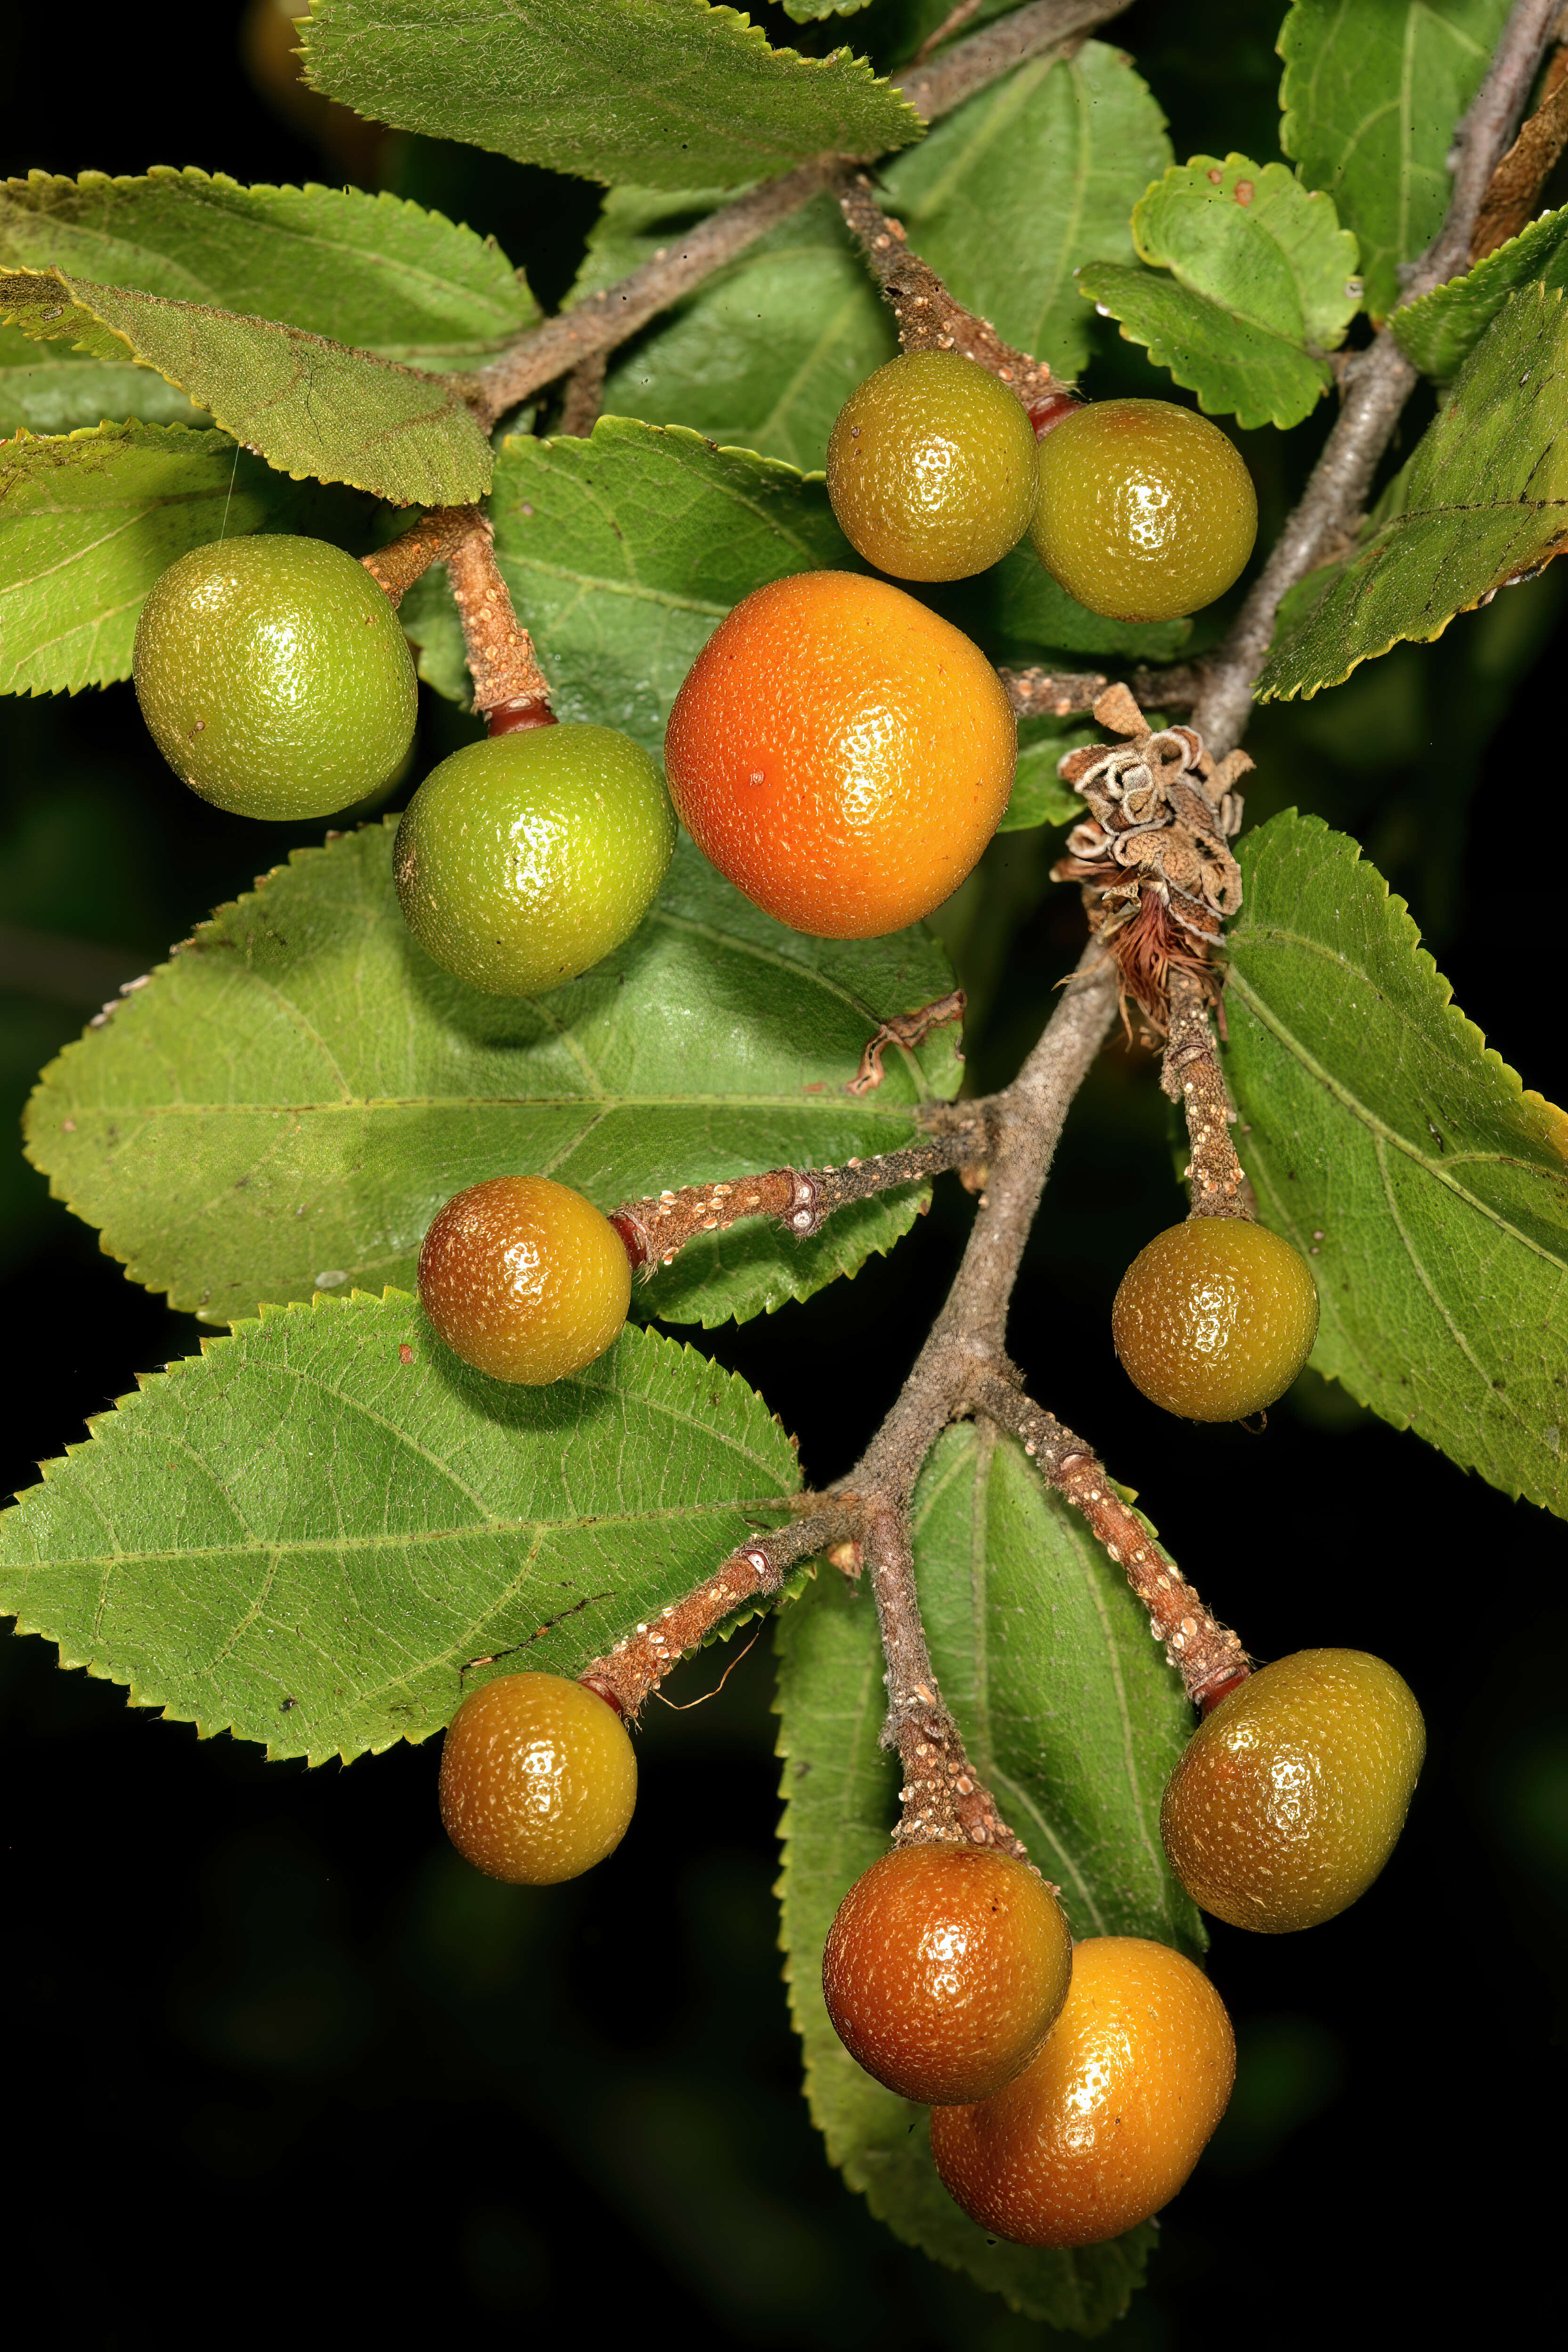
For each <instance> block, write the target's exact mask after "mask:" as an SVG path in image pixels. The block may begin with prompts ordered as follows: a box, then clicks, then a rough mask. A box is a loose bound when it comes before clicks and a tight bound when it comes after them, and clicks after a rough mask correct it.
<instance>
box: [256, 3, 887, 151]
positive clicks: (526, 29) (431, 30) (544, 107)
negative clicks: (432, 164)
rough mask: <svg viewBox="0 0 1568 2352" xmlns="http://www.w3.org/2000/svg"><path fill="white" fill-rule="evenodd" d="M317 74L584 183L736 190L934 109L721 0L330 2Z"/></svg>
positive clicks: (855, 146) (309, 46)
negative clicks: (786, 45)
mask: <svg viewBox="0 0 1568 2352" xmlns="http://www.w3.org/2000/svg"><path fill="white" fill-rule="evenodd" d="M303 35H304V52H305V79H306V80H307V81H308V82H309V83H310V87H311V89H319V90H322V91H324V92H325V94H326V95H327V97H329V98H335V99H340V100H342V102H343V104H344V105H346V106H352V107H353V109H354V110H355V111H356V113H359V114H363V115H368V116H369V117H370V118H371V119H372V120H373V121H379V122H388V123H391V124H392V125H393V126H394V128H395V129H396V130H399V131H424V132H425V133H426V134H427V135H428V136H429V137H432V138H437V139H463V140H467V141H468V142H469V144H470V145H472V146H475V147H489V148H494V149H496V150H498V151H499V152H500V153H501V154H503V155H510V156H511V157H512V158H513V160H514V161H515V162H517V163H545V164H548V165H549V166H550V168H551V169H552V171H557V172H570V173H576V174H577V175H578V177H580V178H582V179H585V180H604V181H607V182H611V183H614V182H616V181H621V180H632V181H638V182H641V183H642V184H644V185H646V186H649V187H661V188H679V187H685V186H689V184H690V183H691V181H692V180H693V179H694V178H696V177H701V178H703V179H706V180H711V181H713V182H716V183H719V184H722V185H724V186H726V187H735V186H738V185H740V184H742V183H744V182H746V181H748V180H755V179H763V178H767V177H769V176H770V175H771V174H773V173H779V172H786V171H788V170H789V169H790V167H791V166H792V165H793V164H795V163H804V162H805V159H806V157H807V156H809V155H816V154H820V153H822V152H824V151H826V150H827V149H831V150H833V151H834V152H836V153H840V154H846V155H860V156H865V157H870V156H874V155H879V154H883V153H885V152H887V151H888V150H889V148H893V147H907V146H908V145H909V143H910V140H912V139H918V138H919V137H920V135H921V120H920V117H919V116H918V115H917V114H916V113H915V112H914V110H913V109H912V108H911V107H910V106H908V105H907V104H906V103H905V101H904V100H902V99H901V98H900V96H899V95H898V93H897V91H896V90H894V89H889V85H888V84H887V83H886V82H884V81H879V80H878V79H877V77H876V76H875V74H874V73H873V72H872V70H871V68H870V67H869V66H868V64H867V63H866V61H865V59H864V58H856V57H852V56H851V55H850V54H849V52H848V51H847V50H842V49H841V50H839V51H837V52H836V53H835V55H833V56H832V57H827V58H803V57H801V56H799V55H798V54H797V53H796V51H795V50H794V49H774V48H772V47H769V45H768V40H767V37H766V35H765V34H764V33H763V31H762V30H761V28H760V27H759V26H753V25H752V23H751V22H750V20H749V19H748V18H747V17H745V16H740V15H738V14H737V13H736V11H735V10H734V9H732V8H715V7H710V6H709V5H707V0H569V5H561V0H557V5H551V6H539V5H531V6H523V5H512V6H510V7H506V8H500V9H498V8H497V7H495V6H494V5H492V0H375V5H374V7H373V6H372V5H369V0H315V6H314V8H313V10H312V13H311V15H310V19H309V21H308V22H307V23H306V24H305V26H304V27H303Z"/></svg>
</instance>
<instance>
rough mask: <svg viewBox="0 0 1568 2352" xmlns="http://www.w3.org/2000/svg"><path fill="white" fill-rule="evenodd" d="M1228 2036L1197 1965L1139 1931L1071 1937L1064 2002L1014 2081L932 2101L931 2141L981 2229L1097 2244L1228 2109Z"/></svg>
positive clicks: (1146, 2211)
mask: <svg viewBox="0 0 1568 2352" xmlns="http://www.w3.org/2000/svg"><path fill="white" fill-rule="evenodd" d="M1235 2080H1236V2038H1235V2036H1234V2034H1233V2033H1232V2032H1231V2028H1230V2019H1229V2018H1228V2017H1227V2016H1226V2008H1225V2003H1224V2002H1223V2001H1222V2000H1221V1999H1220V1997H1219V1995H1218V1993H1216V1992H1215V1990H1214V1987H1213V1986H1212V1985H1211V1984H1210V1983H1209V1980H1208V1979H1207V1978H1206V1977H1205V1975H1204V1973H1203V1971H1202V1969H1196V1968H1194V1966H1193V1963H1192V1962H1191V1960H1188V1959H1184V1958H1183V1957H1182V1955H1181V1953H1180V1952H1173V1951H1170V1950H1168V1949H1167V1948H1166V1947H1165V1946H1164V1945H1163V1944H1152V1943H1147V1942H1145V1941H1144V1940H1143V1938H1142V1937H1138V1936H1095V1937H1090V1938H1089V1941H1087V1942H1085V1943H1081V1944H1078V1945H1075V1946H1074V1948H1073V1963H1072V1985H1071V1987H1070V1989H1069V1990H1068V1998H1067V2006H1066V2007H1065V2009H1064V2010H1063V2011H1062V2013H1061V2016H1060V2018H1059V2019H1058V2021H1057V2024H1056V2027H1055V2029H1054V2031H1053V2032H1052V2033H1051V2035H1050V2037H1049V2039H1048V2040H1047V2042H1046V2045H1045V2047H1044V2049H1043V2050H1042V2051H1041V2052H1040V2054H1039V2056H1038V2057H1037V2059H1036V2060H1035V2062H1034V2063H1033V2065H1031V2066H1029V2067H1027V2068H1026V2071H1025V2072H1024V2073H1023V2074H1020V2075H1019V2076H1018V2078H1017V2080H1016V2082H1013V2083H1009V2084H1008V2085H1007V2087H1006V2089H1005V2090H1004V2091H999V2092H997V2094H996V2095H995V2096H994V2098H989V2099H984V2100H982V2101H981V2102H980V2104H979V2105H976V2106H968V2107H937V2108H933V2110H932V2112H931V2154H932V2155H933V2156H934V2158H936V2168H937V2170H938V2172H939V2173H940V2174H941V2175H942V2185H943V2187H944V2188H945V2189H947V2192H948V2194H949V2195H950V2196H951V2197H952V2198H954V2199H955V2200H956V2201H957V2202H958V2203H959V2204H960V2205H962V2206H963V2210H964V2211H965V2212H966V2213H967V2214H968V2215H969V2216H970V2218H971V2219H972V2220H973V2221H978V2222H979V2224H980V2226H981V2228H982V2229H983V2230H989V2231H992V2232H993V2234H994V2236H996V2237H998V2238H1011V2239H1014V2240H1015V2241H1016V2242H1017V2243H1018V2244H1019V2245H1022V2246H1097V2245H1099V2244H1100V2242H1101V2241H1102V2240H1104V2239H1106V2238H1115V2237H1120V2235H1121V2232H1122V2231H1123V2230H1131V2229H1132V2228H1133V2227H1134V2225H1135V2224H1136V2223H1138V2222H1139V2221H1148V2219H1149V2218H1150V2216H1151V2214H1153V2213H1157V2212H1159V2210H1160V2209H1161V2207H1162V2206H1163V2205H1167V2204H1169V2202H1170V2200H1171V2199H1172V2198H1173V2196H1174V2195H1175V2193H1176V2191H1177V2189H1180V2188H1181V2186H1182V2184H1183V2182H1184V2180H1185V2179H1186V2178H1187V2175H1188V2174H1189V2173H1190V2172H1191V2171H1192V2168H1193V2167H1194V2164H1196V2162H1197V2160H1198V2158H1199V2157H1200V2156H1201V2155H1202V2154H1203V2151H1204V2148H1205V2146H1206V2145H1207V2142H1208V2140H1209V2137H1210V2135H1211V2134H1212V2132H1213V2131H1214V2128H1215V2125H1216V2124H1217V2123H1218V2121H1219V2119H1220V2117H1221V2116H1223V2115H1224V2113H1225V2110H1226V2104H1227V2102H1228V2100H1229V2098H1230V2092H1231V2084H1233V2083H1234V2081H1235Z"/></svg>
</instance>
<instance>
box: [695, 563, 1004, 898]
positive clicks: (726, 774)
mask: <svg viewBox="0 0 1568 2352" xmlns="http://www.w3.org/2000/svg"><path fill="white" fill-rule="evenodd" d="M1017 754H1018V730H1017V724H1016V720H1015V719H1014V717H1013V710H1012V706H1011V704H1010V703H1009V702H1008V700H1007V698H1006V695H1005V693H1004V691H1003V688H1002V683H1001V680H1000V679H999V678H998V677H997V676H996V673H995V671H994V669H993V668H992V667H991V665H990V663H989V662H988V661H986V659H985V658H984V656H983V655H982V654H981V652H980V650H979V648H978V647H977V646H973V645H971V643H970V641H969V639H968V638H967V637H965V636H963V635H961V634H960V632H959V631H958V630H957V629H955V628H953V627H952V625H951V624H950V623H949V622H946V621H942V620H939V619H938V618H937V616H936V614H934V613H929V612H927V610H926V608H925V606H924V605H923V604H916V602H915V600H914V598H913V597H912V596H906V595H905V593H904V592H903V590H902V589H901V588H891V587H889V585H888V583H886V582H885V581H882V580H867V579H863V578H861V577H860V576H859V575H858V573H855V572H797V573H795V576H794V577H793V578H791V579H788V580H778V581H775V582H774V583H773V585H772V586H771V587H767V588H759V589H757V590H756V592H755V593H753V594H752V595H750V596H748V597H747V598H746V599H745V600H744V602H743V603H742V604H737V605H736V607H735V609H734V611H733V612H732V613H731V614H730V616H729V618H728V619H727V620H725V621H721V623H720V625H719V626H718V628H717V629H716V630H715V631H714V633H713V635H711V636H710V638H709V640H708V643H707V644H706V645H705V646H703V648H702V651H701V652H700V654H699V655H698V656H697V659H696V661H695V663H694V664H693V665H692V667H691V670H690V672H689V676H688V677H687V679H686V682H685V684H684V685H683V686H682V688H681V689H680V692H679V694H678V695H677V697H676V698H675V708H674V709H673V710H672V711H671V713H670V717H669V731H668V735H667V737H666V739H665V764H666V766H667V768H668V772H669V789H670V792H671V793H673V795H674V798H675V805H676V808H677V810H678V811H679V815H680V821H681V823H682V824H684V825H685V826H686V828H687V830H688V832H689V834H690V835H691V836H692V838H693V839H694V840H695V842H696V844H697V845H698V847H699V849H700V850H701V851H702V853H703V855H704V856H706V857H709V858H710V859H711V860H712V862H713V864H714V865H715V866H717V867H718V868H719V871H720V872H721V874H723V875H726V876H727V877H729V879H730V880H731V882H733V883H734V884H735V885H736V887H737V888H739V889H741V890H743V891H744V892H745V894H746V896H747V898H750V899H752V901H753V903H754V904H755V905H757V906H759V907H761V908H763V909H764V910H765V912H766V913H768V914H770V915H775V916H776V917H777V918H778V919H779V921H780V922H781V923H788V924H790V925H792V926H793V928H794V929H795V930H797V931H809V932H812V933H814V934H815V935H816V937H817V938H819V939H833V940H865V939H877V938H879V937H880V936H881V934H882V933H883V932H884V931H897V930H901V929H903V927H904V925H905V924H906V923H913V922H918V921H919V919H920V918H921V916H922V915H929V914H930V913H931V910H932V908H936V907H940V906H941V905H942V901H943V899H944V898H951V896H952V893H953V891H954V890H956V889H957V887H958V886H959V884H960V883H961V882H962V881H963V878H964V877H965V875H966V874H968V872H969V871H970V869H971V867H972V866H973V865H974V862H975V860H976V859H977V858H978V857H979V856H980V853H981V851H982V850H983V849H984V846H985V845H986V843H987V842H988V841H989V840H990V838H991V836H992V835H993V834H994V832H995V830H996V827H997V824H998V823H999V822H1000V820H1001V817H1002V814H1003V811H1004V810H1005V808H1006V805H1007V795H1008V793H1010V792H1011V791H1012V788H1013V770H1014V767H1015V765H1016V761H1017Z"/></svg>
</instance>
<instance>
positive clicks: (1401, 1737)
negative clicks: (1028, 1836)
mask: <svg viewBox="0 0 1568 2352" xmlns="http://www.w3.org/2000/svg"><path fill="white" fill-rule="evenodd" d="M1425 1756H1426V1725H1425V1724H1424V1723H1423V1721H1422V1719H1421V1710H1420V1708H1419V1707H1418V1706H1416V1704H1415V1696H1414V1695H1413V1693H1412V1691H1411V1689H1410V1686H1409V1685H1408V1684H1407V1683H1406V1682H1405V1680H1404V1678H1403V1676H1402V1675H1396V1674H1395V1673H1394V1668H1393V1667H1392V1666H1390V1665H1385V1664H1384V1661H1383V1660H1382V1659H1381V1658H1374V1657H1372V1656H1370V1655H1369V1654H1368V1653H1367V1652H1366V1651H1365V1650H1298V1651H1297V1652H1296V1653H1295V1654H1294V1655H1293V1656H1291V1657H1289V1658H1277V1659H1276V1660H1275V1662H1274V1664H1272V1665H1269V1666H1263V1667H1260V1668H1259V1669H1258V1673H1257V1674H1255V1675H1249V1676H1248V1678H1247V1681H1246V1682H1244V1683H1241V1684H1238V1685H1237V1688H1236V1689H1235V1690H1233V1691H1231V1692H1229V1693H1228V1694H1227V1695H1226V1697H1224V1698H1223V1699H1221V1701H1220V1703H1219V1705H1218V1706H1216V1707H1215V1709H1214V1711H1213V1713H1212V1714H1210V1715H1209V1716H1207V1717H1205V1719H1204V1721H1203V1722H1202V1723H1201V1724H1200V1725H1199V1726H1198V1728H1197V1730H1196V1731H1195V1732H1194V1735H1193V1738H1192V1740H1191V1742H1190V1744H1189V1746H1188V1748H1187V1750H1186V1752H1185V1754H1184V1756H1183V1758H1182V1760H1181V1762H1180V1763H1179V1764H1178V1765H1177V1767H1176V1769H1175V1770H1174V1771H1173V1773H1172V1775H1171V1778H1170V1780H1169V1782H1168V1783H1167V1785H1166V1789H1165V1798H1164V1803H1163V1806H1162V1808H1161V1811H1160V1833H1161V1835H1162V1836H1163V1839H1164V1841H1165V1852H1166V1853H1168V1854H1169V1856H1170V1858H1171V1867H1172V1869H1173V1871H1174V1872H1175V1874H1176V1875H1177V1877H1178V1878H1179V1879H1180V1880H1181V1882H1182V1884H1183V1885H1184V1887H1185V1888H1186V1890H1187V1893H1188V1894H1189V1895H1191V1896H1192V1898H1193V1900H1194V1903H1196V1904H1198V1905H1199V1906H1201V1908H1202V1909H1204V1910H1205V1911H1209V1912H1212V1913H1213V1915H1214V1916H1215V1918H1216V1919H1227V1920H1228V1921H1229V1922H1230V1924H1231V1926H1232V1927H1255V1928H1257V1929H1258V1931H1259V1932H1260V1933H1261V1934H1263V1935H1266V1936H1284V1935H1289V1934H1290V1933H1291V1932H1292V1931H1293V1930H1294V1929H1296V1928H1299V1927H1316V1926H1317V1925H1318V1924H1319V1922H1320V1921H1321V1920H1323V1919H1332V1918H1334V1917H1335V1916H1337V1915H1338V1914H1339V1913H1340V1912H1341V1911H1344V1910H1348V1908H1349V1907H1350V1906H1351V1905H1352V1903H1353V1902H1355V1901H1356V1899H1357V1898H1358V1896H1360V1895H1364V1894H1365V1892H1366V1890H1367V1888H1368V1887H1369V1886H1370V1885H1372V1882H1373V1879H1374V1878H1375V1877H1376V1876H1377V1874H1378V1873H1379V1871H1380V1870H1381V1869H1382V1868H1383V1865H1384V1863H1385V1862H1386V1861H1387V1860H1388V1857H1389V1855H1390V1854H1391V1853H1393V1852H1394V1845H1395V1844H1396V1843H1397V1841H1398V1837H1399V1832H1400V1831H1401V1830H1402V1829H1403V1828H1404V1826H1405V1814H1406V1812H1407V1811H1409V1808H1410V1800H1411V1796H1412V1794H1413V1793H1414V1791H1415V1780H1416V1775H1417V1774H1418V1773H1419V1771H1420V1769H1421V1765H1422V1761H1423V1759H1424V1758H1425Z"/></svg>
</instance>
